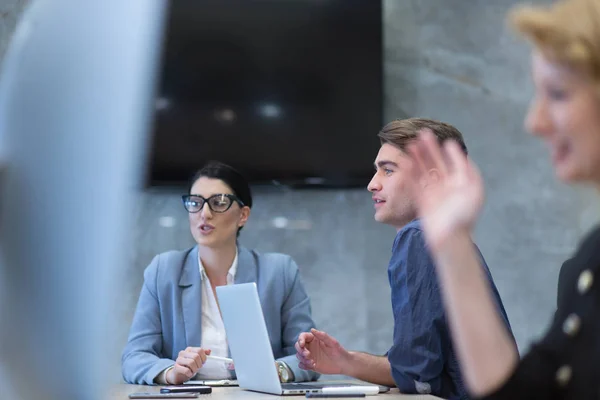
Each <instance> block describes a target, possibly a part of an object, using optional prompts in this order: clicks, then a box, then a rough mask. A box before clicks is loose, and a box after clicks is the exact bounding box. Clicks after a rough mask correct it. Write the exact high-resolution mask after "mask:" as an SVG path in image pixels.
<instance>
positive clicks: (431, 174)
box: [421, 168, 442, 188]
mask: <svg viewBox="0 0 600 400" xmlns="http://www.w3.org/2000/svg"><path fill="white" fill-rule="evenodd" d="M441 178H442V175H441V174H440V171H438V169H437V168H431V169H430V170H429V171H427V175H426V176H425V178H424V179H422V181H421V185H422V186H423V188H426V187H427V186H429V185H432V184H436V183H438V182H439V181H440V180H441Z"/></svg>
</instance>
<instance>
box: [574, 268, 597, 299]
mask: <svg viewBox="0 0 600 400" xmlns="http://www.w3.org/2000/svg"><path fill="white" fill-rule="evenodd" d="M593 283H594V274H592V271H590V270H589V269H586V270H585V271H583V272H582V273H581V274H580V275H579V279H578V280H577V290H578V291H579V293H580V294H585V293H586V292H587V291H588V290H590V288H591V287H592V284H593Z"/></svg>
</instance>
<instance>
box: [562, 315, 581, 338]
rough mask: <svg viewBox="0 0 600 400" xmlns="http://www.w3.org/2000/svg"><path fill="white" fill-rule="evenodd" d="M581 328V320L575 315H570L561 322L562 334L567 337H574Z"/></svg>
mask: <svg viewBox="0 0 600 400" xmlns="http://www.w3.org/2000/svg"><path fill="white" fill-rule="evenodd" d="M580 328H581V318H579V316H578V315H577V314H570V315H569V316H568V317H567V319H565V322H563V326H562V329H563V332H564V333H565V334H566V335H568V336H571V337H573V336H575V335H577V333H579V329H580Z"/></svg>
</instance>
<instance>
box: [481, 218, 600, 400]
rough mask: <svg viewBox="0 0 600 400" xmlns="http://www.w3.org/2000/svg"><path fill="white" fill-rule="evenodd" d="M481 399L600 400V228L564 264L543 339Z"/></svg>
mask: <svg viewBox="0 0 600 400" xmlns="http://www.w3.org/2000/svg"><path fill="white" fill-rule="evenodd" d="M485 399H487V400H492V399H494V400H495V399H577V400H587V399H600V227H598V228H596V229H595V230H594V231H592V232H591V233H590V234H589V235H588V236H587V237H586V238H585V240H584V241H583V242H582V243H581V245H580V247H579V249H578V251H577V253H576V254H575V256H574V257H573V258H571V259H569V260H567V261H566V262H565V263H564V264H563V266H562V268H561V271H560V276H559V283H558V309H557V311H556V314H555V316H554V320H553V322H552V325H551V327H550V329H549V331H548V332H547V333H546V335H545V337H544V338H543V339H542V340H541V341H539V342H537V343H535V344H534V345H533V346H532V347H531V350H530V351H529V353H527V354H526V355H525V356H524V357H523V359H522V360H521V361H520V363H519V365H518V367H517V368H516V370H515V371H514V373H513V374H512V376H511V377H510V378H509V380H508V381H507V382H506V383H505V384H504V385H503V386H502V387H501V388H499V389H498V390H497V391H496V392H495V393H492V394H490V395H489V396H487V397H485Z"/></svg>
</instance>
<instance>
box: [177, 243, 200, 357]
mask: <svg viewBox="0 0 600 400" xmlns="http://www.w3.org/2000/svg"><path fill="white" fill-rule="evenodd" d="M179 286H180V287H181V288H182V289H181V292H182V294H181V305H182V309H183V322H184V327H185V340H186V345H187V346H193V347H200V344H201V342H202V281H201V280H200V266H199V265H198V246H195V247H194V248H193V249H192V250H191V251H190V252H189V253H188V255H187V257H186V259H185V261H184V265H183V271H182V273H181V278H180V279H179Z"/></svg>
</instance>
